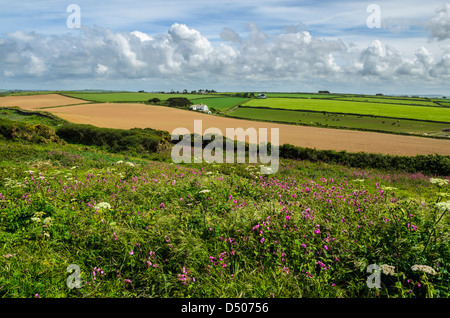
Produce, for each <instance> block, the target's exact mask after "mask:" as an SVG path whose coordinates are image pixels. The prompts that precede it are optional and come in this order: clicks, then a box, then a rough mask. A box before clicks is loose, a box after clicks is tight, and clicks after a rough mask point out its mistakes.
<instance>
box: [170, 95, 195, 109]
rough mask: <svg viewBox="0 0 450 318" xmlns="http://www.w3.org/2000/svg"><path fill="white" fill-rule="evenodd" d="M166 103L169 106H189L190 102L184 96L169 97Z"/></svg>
mask: <svg viewBox="0 0 450 318" xmlns="http://www.w3.org/2000/svg"><path fill="white" fill-rule="evenodd" d="M166 102H167V105H169V106H171V107H177V106H178V107H185V106H191V105H192V102H191V101H190V100H189V99H187V98H185V97H171V98H169V99H167V101H166Z"/></svg>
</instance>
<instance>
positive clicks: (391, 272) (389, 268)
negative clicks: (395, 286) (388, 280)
mask: <svg viewBox="0 0 450 318" xmlns="http://www.w3.org/2000/svg"><path fill="white" fill-rule="evenodd" d="M380 268H381V270H382V271H383V273H384V274H386V275H391V276H394V275H395V271H394V270H395V267H394V266H390V265H387V264H383V265H380Z"/></svg>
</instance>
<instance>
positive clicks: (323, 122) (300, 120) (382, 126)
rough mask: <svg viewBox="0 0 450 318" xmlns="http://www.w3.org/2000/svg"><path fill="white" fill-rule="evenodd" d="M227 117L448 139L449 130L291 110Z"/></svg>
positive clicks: (242, 112) (238, 113)
mask: <svg viewBox="0 0 450 318" xmlns="http://www.w3.org/2000/svg"><path fill="white" fill-rule="evenodd" d="M227 115H228V116H232V117H239V118H246V119H254V120H261V121H276V122H286V123H293V124H303V125H317V126H322V127H336V128H354V129H361V128H364V129H368V130H376V131H386V132H400V133H408V134H420V135H423V134H424V133H426V134H428V135H433V136H448V135H450V134H449V133H444V132H442V129H444V128H450V123H449V124H441V123H433V122H426V121H416V120H407V119H402V120H396V119H386V118H381V117H366V116H357V115H348V114H346V115H342V114H328V113H327V114H325V113H317V112H299V111H290V110H278V109H265V108H258V109H255V108H247V107H239V108H237V109H235V110H234V111H233V112H230V113H227Z"/></svg>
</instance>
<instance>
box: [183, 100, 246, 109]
mask: <svg viewBox="0 0 450 318" xmlns="http://www.w3.org/2000/svg"><path fill="white" fill-rule="evenodd" d="M189 100H190V101H191V102H193V103H195V104H200V103H202V104H205V105H208V107H209V108H211V107H213V108H215V109H217V110H221V111H223V110H226V109H228V108H231V107H233V106H236V105H239V104H241V103H243V102H245V101H247V100H248V98H241V97H210V98H195V99H189Z"/></svg>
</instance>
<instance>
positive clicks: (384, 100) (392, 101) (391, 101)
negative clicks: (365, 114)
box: [334, 97, 439, 107]
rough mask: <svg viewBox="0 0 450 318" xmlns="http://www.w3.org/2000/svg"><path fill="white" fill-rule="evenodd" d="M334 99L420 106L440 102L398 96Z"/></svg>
mask: <svg viewBox="0 0 450 318" xmlns="http://www.w3.org/2000/svg"><path fill="white" fill-rule="evenodd" d="M334 100H345V101H355V102H369V103H382V104H386V103H388V104H403V105H418V106H435V107H439V105H438V104H436V103H434V102H432V101H430V100H427V99H398V98H393V97H389V98H376V97H338V98H335V99H334Z"/></svg>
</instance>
